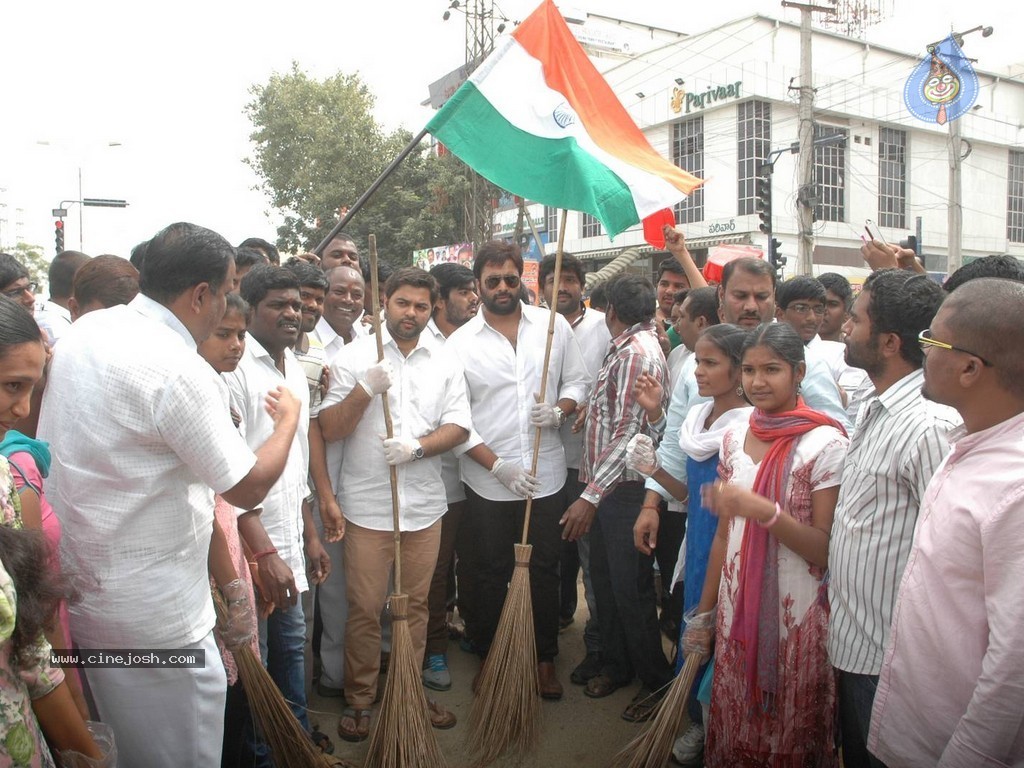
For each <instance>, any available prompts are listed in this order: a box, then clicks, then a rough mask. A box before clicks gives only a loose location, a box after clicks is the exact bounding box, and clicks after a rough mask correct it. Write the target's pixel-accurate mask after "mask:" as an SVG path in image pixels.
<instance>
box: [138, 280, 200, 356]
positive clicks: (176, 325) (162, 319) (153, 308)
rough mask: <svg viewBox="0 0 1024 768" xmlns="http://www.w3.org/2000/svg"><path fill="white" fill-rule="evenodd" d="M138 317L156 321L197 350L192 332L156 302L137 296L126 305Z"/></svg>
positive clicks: (146, 297) (147, 297) (174, 315)
mask: <svg viewBox="0 0 1024 768" xmlns="http://www.w3.org/2000/svg"><path fill="white" fill-rule="evenodd" d="M128 306H130V307H131V308H132V309H134V310H135V311H136V312H138V313H139V314H140V315H144V316H146V317H148V318H150V319H152V320H156V321H157V322H158V323H162V324H163V325H166V326H167V327H168V328H170V329H171V330H172V331H174V332H175V333H177V334H178V335H179V336H181V338H182V340H183V341H184V342H185V343H186V344H187V345H188V346H189V347H191V348H192V349H197V348H198V346H199V345H198V344H196V340H195V338H194V337H193V336H192V332H191V331H189V329H188V328H186V327H185V324H184V323H183V322H181V320H179V319H178V316H177V315H176V314H174V313H173V312H172V311H171V310H170V309H168V308H167V307H165V306H164V305H163V304H161V303H160V302H158V301H154V300H153V299H151V298H149V296H145V295H143V294H141V293H140V294H137V295H136V296H135V298H134V299H132V300H131V303H130V304H129V305H128Z"/></svg>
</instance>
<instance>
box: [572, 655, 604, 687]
mask: <svg viewBox="0 0 1024 768" xmlns="http://www.w3.org/2000/svg"><path fill="white" fill-rule="evenodd" d="M599 674H601V654H600V653H598V652H597V651H587V656H586V658H585V659H583V661H581V662H580V663H579V664H577V665H576V669H574V670H573V671H572V674H570V675H569V680H571V681H572V682H573V683H574V684H575V685H586V684H587V683H588V682H589V681H590V678H592V677H597V676H598V675H599Z"/></svg>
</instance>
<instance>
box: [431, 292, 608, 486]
mask: <svg viewBox="0 0 1024 768" xmlns="http://www.w3.org/2000/svg"><path fill="white" fill-rule="evenodd" d="M549 316H550V314H549V312H548V310H546V309H541V308H540V307H530V306H526V305H523V306H522V315H521V317H520V321H519V330H518V333H517V337H516V347H515V349H513V348H512V345H511V344H510V343H509V341H508V339H506V338H505V337H504V336H503V335H502V334H501V333H500V332H498V331H496V330H494V328H492V327H491V326H490V325H488V324H487V322H486V321H485V320H484V313H483V311H481V312H479V313H477V315H476V317H474V318H473V319H471V320H470V321H469V322H467V323H466V324H465V325H464V326H462V327H461V328H459V329H458V330H457V331H455V333H453V334H452V335H451V336H449V337H448V343H447V349H451V350H452V351H453V352H454V353H455V355H456V356H457V357H458V358H459V360H460V361H461V362H462V368H463V370H464V371H465V375H466V384H467V387H468V389H469V405H470V408H471V409H472V411H473V427H474V430H475V434H474V435H473V436H472V437H471V438H470V440H469V441H468V442H467V443H464V444H463V446H460V452H461V451H462V450H463V449H468V448H472V447H474V445H478V444H480V443H481V442H483V443H486V444H487V446H488V447H489V448H490V449H491V450H492V451H494V453H496V454H497V455H498V456H499V457H500V458H502V459H504V460H505V461H511V462H515V463H517V464H521V465H522V466H523V467H525V468H526V470H527V471H529V470H530V466H531V464H532V462H533V442H534V435H535V434H536V429H535V428H534V427H533V426H532V425H531V424H530V406H531V404H533V403H534V402H536V400H535V395H537V394H539V393H540V382H541V373H542V371H543V369H544V348H545V344H546V341H547V336H548V319H549ZM590 384H591V379H590V374H589V373H587V367H586V364H585V363H584V361H583V353H582V352H581V351H580V345H579V342H578V341H576V337H575V335H573V332H572V329H571V328H570V327H569V323H567V322H566V320H565V318H564V317H562V316H561V315H556V316H555V333H554V337H553V338H552V344H551V362H550V365H549V367H548V379H547V389H546V392H545V399H546V401H547V402H549V403H552V404H554V403H556V402H558V401H559V400H560V399H562V398H567V399H569V400H574V401H576V402H580V400H581V399H582V398H584V397H586V395H587V391H588V388H589V386H590ZM460 460H461V462H462V479H463V481H464V482H465V483H466V484H468V485H469V486H470V487H471V488H472V489H473V490H474V491H475V492H476V493H477V494H479V495H480V496H482V497H484V498H485V499H491V500H492V501H519V500H522V498H523V497H522V496H516V495H515V494H513V493H512V492H511V491H509V490H508V489H507V488H506V487H505V486H504V485H502V484H501V483H500V482H498V480H497V478H495V477H494V476H493V475H491V473H490V472H489V471H488V470H486V469H484V468H483V467H482V466H480V465H479V464H477V463H476V462H475V461H473V460H472V459H471V458H469V457H468V456H462V458H461V459H460ZM565 466H566V465H565V450H564V449H563V448H562V440H561V438H560V436H559V433H558V432H556V431H555V430H553V429H544V430H541V441H540V455H539V457H538V461H537V479H538V480H539V481H540V490H539V491H538V493H537V498H541V497H544V496H550V495H551V494H553V493H557V492H558V491H559V489H561V487H562V486H563V485H564V484H565Z"/></svg>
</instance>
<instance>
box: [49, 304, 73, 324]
mask: <svg viewBox="0 0 1024 768" xmlns="http://www.w3.org/2000/svg"><path fill="white" fill-rule="evenodd" d="M43 310H44V311H46V312H52V313H53V314H55V315H56V316H57V317H61V318H63V319H65V320H67V321H68V322H69V323H70V322H71V312H70V311H69V310H67V309H65V308H64V307H62V306H61V305H60V304H58V303H57V302H55V301H50V300H49V299H47V300H46V302H45V303H44V304H43Z"/></svg>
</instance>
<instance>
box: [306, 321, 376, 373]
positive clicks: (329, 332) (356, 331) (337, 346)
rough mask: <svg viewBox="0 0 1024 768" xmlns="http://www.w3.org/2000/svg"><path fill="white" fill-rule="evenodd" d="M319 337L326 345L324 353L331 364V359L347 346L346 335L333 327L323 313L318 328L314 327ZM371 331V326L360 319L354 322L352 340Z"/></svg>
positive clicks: (317, 323) (317, 322) (317, 324)
mask: <svg viewBox="0 0 1024 768" xmlns="http://www.w3.org/2000/svg"><path fill="white" fill-rule="evenodd" d="M313 332H314V333H315V334H316V336H317V338H318V339H320V343H321V344H323V345H324V354H326V355H327V364H328V365H330V364H331V361H332V360H333V359H334V358H335V356H336V355H337V354H338V352H340V351H341V348H342V347H344V346H345V344H346V343H348V342H346V341H345V337H344V336H339V335H338V333H337V331H335V330H334V329H333V328H331V324H330V323H328V322H327V319H326V318H325V317H324V316H323V315H321V316H320V319H319V320H317V321H316V328H314V329H313ZM369 333H370V326H368V325H363V324H362V323H361V322H360V321H359V320H356V321H355V322H354V323H352V340H353V341H355V340H356V339H358V338H359V337H361V336H366V335H368V334H369Z"/></svg>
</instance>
